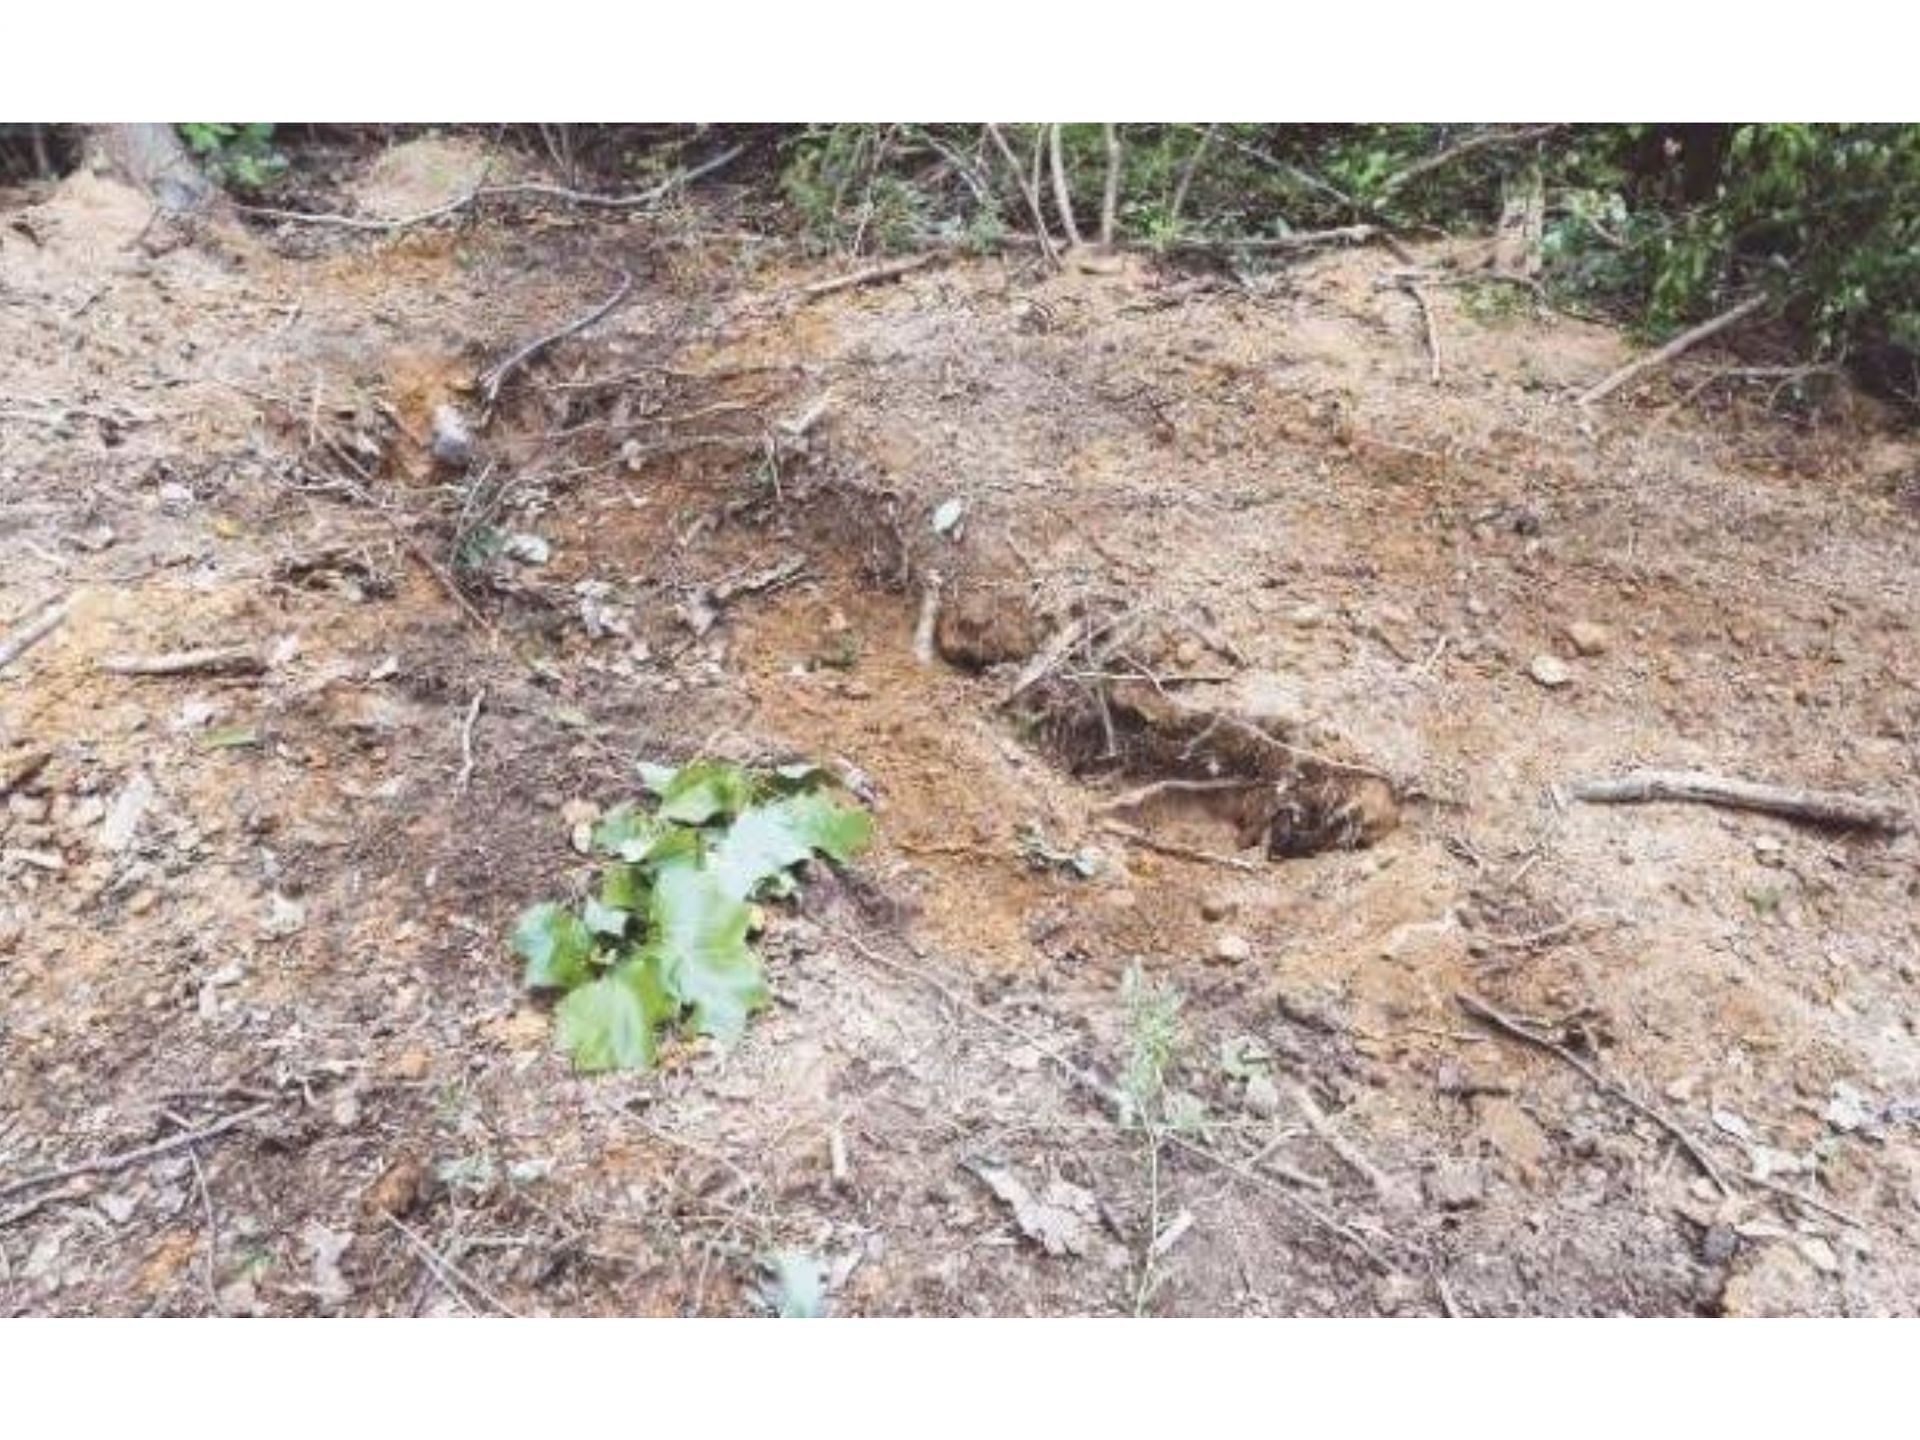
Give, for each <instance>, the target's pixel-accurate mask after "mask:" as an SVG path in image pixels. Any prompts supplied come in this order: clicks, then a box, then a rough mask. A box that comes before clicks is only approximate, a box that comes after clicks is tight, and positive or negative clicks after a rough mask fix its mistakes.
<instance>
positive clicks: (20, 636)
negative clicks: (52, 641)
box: [0, 600, 67, 670]
mask: <svg viewBox="0 0 1920 1440" xmlns="http://www.w3.org/2000/svg"><path fill="white" fill-rule="evenodd" d="M66 618H67V602H66V601H64V600H56V601H55V602H54V603H53V604H51V605H49V606H48V607H47V608H46V609H45V610H43V611H41V612H40V614H38V615H36V616H35V617H34V618H33V619H31V620H29V621H28V622H27V623H26V624H24V625H22V626H21V627H20V628H19V629H18V630H16V631H14V632H13V634H11V635H9V636H7V638H6V639H5V640H0V670H4V669H6V668H7V666H9V665H11V664H12V663H13V662H14V661H16V660H18V659H19V658H20V657H21V656H22V655H24V654H26V653H27V651H29V650H31V649H32V648H33V647H34V646H36V645H38V644H39V643H40V642H41V641H42V640H44V639H46V638H47V636H49V635H51V634H52V633H53V632H54V631H55V630H57V629H59V628H60V626H61V624H62V623H63V622H64V621H65V620H66Z"/></svg>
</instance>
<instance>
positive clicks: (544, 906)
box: [513, 900, 593, 990]
mask: <svg viewBox="0 0 1920 1440" xmlns="http://www.w3.org/2000/svg"><path fill="white" fill-rule="evenodd" d="M513 951H514V954H516V955H518V956H519V957H520V958H521V959H523V960H525V961H526V962H527V971H526V985H527V988H528V989H529V990H571V989H572V988H573V987H574V986H576V985H578V984H580V983H582V982H583V981H585V980H586V979H587V978H588V975H589V973H590V972H589V969H588V960H589V958H590V957H591V956H592V954H593V934H592V932H591V931H589V930H588V929H587V927H586V925H585V924H584V923H582V921H581V919H580V917H579V916H578V915H575V914H574V913H573V912H572V911H571V910H569V909H567V907H566V906H564V905H556V904H554V903H553V902H552V901H551V900H548V901H544V902H542V903H541V904H538V905H534V906H530V907H529V908H528V909H526V910H523V911H521V913H520V919H519V921H518V922H517V923H516V924H515V925H514V927H513Z"/></svg>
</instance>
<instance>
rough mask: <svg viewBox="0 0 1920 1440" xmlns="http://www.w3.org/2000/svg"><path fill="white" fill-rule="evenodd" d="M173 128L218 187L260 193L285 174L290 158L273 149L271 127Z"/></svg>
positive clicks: (257, 125)
mask: <svg viewBox="0 0 1920 1440" xmlns="http://www.w3.org/2000/svg"><path fill="white" fill-rule="evenodd" d="M174 128H175V129H176V130H178V131H179V132H180V138H181V139H182V140H184V141H186V143H187V148H188V149H189V150H191V151H192V152H193V153H194V154H195V155H196V156H198V157H199V160H200V163H201V165H202V166H203V167H204V168H205V170H206V172H207V175H208V177H209V178H210V179H212V180H213V181H215V182H216V183H217V184H221V185H226V186H230V187H232V188H233V189H235V190H243V191H260V190H264V189H266V188H267V187H268V186H269V185H271V184H272V183H273V182H274V181H275V180H278V179H279V178H280V176H281V175H282V174H284V173H285V171H286V168H287V157H286V156H285V155H282V154H281V153H280V151H279V150H278V149H276V148H275V146H274V143H273V131H274V127H273V126H272V125H269V124H248V125H227V124H189V125H176V126H175V127H174Z"/></svg>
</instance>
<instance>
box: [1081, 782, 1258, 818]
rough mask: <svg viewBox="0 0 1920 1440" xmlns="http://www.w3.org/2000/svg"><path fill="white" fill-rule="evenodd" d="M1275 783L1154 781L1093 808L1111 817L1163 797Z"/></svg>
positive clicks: (1218, 791) (1253, 788) (1202, 793)
mask: <svg viewBox="0 0 1920 1440" xmlns="http://www.w3.org/2000/svg"><path fill="white" fill-rule="evenodd" d="M1272 784H1273V782H1272V781H1271V780H1153V781H1150V782H1148V783H1147V784H1145V785H1137V786H1135V787H1134V788H1133V789H1131V790H1128V791H1125V792H1124V793H1122V794H1119V795H1116V796H1114V797H1113V798H1112V799H1111V800H1102V801H1101V802H1100V803H1099V804H1098V805H1096V806H1094V807H1093V809H1094V813H1095V814H1096V815H1111V814H1112V813H1113V812H1114V811H1116V810H1138V809H1139V808H1140V807H1141V806H1142V805H1144V804H1146V803H1147V802H1148V801H1149V800H1158V799H1159V798H1160V797H1161V796H1162V795H1217V794H1219V793H1220V792H1222V791H1234V790H1260V789H1265V788H1270V787H1271V786H1272Z"/></svg>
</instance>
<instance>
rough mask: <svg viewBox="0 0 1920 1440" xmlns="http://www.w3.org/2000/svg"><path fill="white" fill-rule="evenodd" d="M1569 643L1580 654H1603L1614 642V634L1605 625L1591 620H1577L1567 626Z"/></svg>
mask: <svg viewBox="0 0 1920 1440" xmlns="http://www.w3.org/2000/svg"><path fill="white" fill-rule="evenodd" d="M1567 643H1568V644H1569V645H1571V646H1573V648H1574V652H1575V653H1576V654H1580V655H1603V654H1605V653H1606V650H1607V647H1608V646H1609V645H1610V644H1612V643H1613V634H1612V632H1611V631H1609V630H1608V629H1607V627H1606V626H1604V625H1596V624H1594V623H1593V622H1592V621H1591V620H1576V621H1574V622H1573V623H1572V624H1571V625H1569V626H1567Z"/></svg>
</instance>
